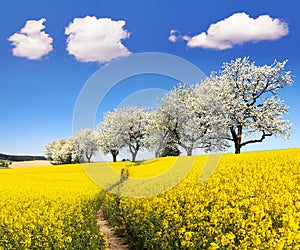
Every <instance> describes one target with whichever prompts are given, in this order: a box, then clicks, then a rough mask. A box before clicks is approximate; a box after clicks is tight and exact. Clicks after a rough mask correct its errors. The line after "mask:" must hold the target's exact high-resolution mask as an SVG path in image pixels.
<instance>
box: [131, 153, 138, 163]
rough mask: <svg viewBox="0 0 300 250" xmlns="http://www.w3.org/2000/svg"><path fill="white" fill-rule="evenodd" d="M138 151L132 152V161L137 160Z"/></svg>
mask: <svg viewBox="0 0 300 250" xmlns="http://www.w3.org/2000/svg"><path fill="white" fill-rule="evenodd" d="M137 152H138V151H134V152H132V153H131V155H132V159H131V161H132V162H135V160H136V155H137Z"/></svg>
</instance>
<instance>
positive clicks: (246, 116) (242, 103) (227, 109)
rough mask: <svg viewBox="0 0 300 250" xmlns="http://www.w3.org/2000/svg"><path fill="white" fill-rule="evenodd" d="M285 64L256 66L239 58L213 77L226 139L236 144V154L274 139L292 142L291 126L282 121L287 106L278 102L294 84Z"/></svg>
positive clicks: (224, 66) (224, 65)
mask: <svg viewBox="0 0 300 250" xmlns="http://www.w3.org/2000/svg"><path fill="white" fill-rule="evenodd" d="M286 62H287V61H284V62H277V61H276V60H275V62H274V63H273V64H272V65H270V66H268V65H264V66H256V65H255V63H254V62H250V60H249V58H248V57H245V58H238V59H236V60H234V61H231V62H229V63H224V64H223V67H222V70H221V71H220V72H218V73H212V74H211V76H210V81H211V82H212V83H213V85H212V86H214V88H215V91H216V93H217V94H218V101H219V102H220V104H221V105H220V107H222V113H223V117H224V120H223V123H224V126H226V127H227V128H228V134H227V136H226V139H227V140H229V141H232V142H233V143H234V146H235V153H236V154H239V153H240V152H241V148H242V147H244V146H246V145H248V144H251V143H257V142H262V141H263V140H264V139H266V138H267V137H270V136H273V135H274V136H280V137H283V138H285V139H288V138H289V135H290V133H289V129H290V128H291V123H290V121H289V120H285V119H284V117H283V116H284V114H286V113H287V111H288V106H287V105H286V104H284V102H283V101H282V100H281V99H280V98H279V90H280V89H283V88H285V87H286V86H289V85H291V84H292V79H291V72H290V71H286V70H285V69H284V68H285V65H286Z"/></svg>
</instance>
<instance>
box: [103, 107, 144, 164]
mask: <svg viewBox="0 0 300 250" xmlns="http://www.w3.org/2000/svg"><path fill="white" fill-rule="evenodd" d="M148 120H149V112H148V111H147V110H146V109H144V108H138V107H126V108H118V109H115V110H114V111H113V112H108V113H107V114H106V115H105V117H104V122H103V123H100V124H99V126H98V142H99V144H100V148H101V149H102V151H103V152H104V153H105V152H106V153H108V152H110V153H112V155H113V157H114V155H115V154H118V153H119V150H120V149H122V148H123V147H127V148H128V151H129V152H130V154H131V156H132V161H135V160H136V156H137V153H138V152H139V150H142V149H143V148H145V138H146V126H147V124H148Z"/></svg>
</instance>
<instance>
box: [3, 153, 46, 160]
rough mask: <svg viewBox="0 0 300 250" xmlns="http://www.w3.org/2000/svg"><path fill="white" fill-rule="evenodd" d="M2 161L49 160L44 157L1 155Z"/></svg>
mask: <svg viewBox="0 0 300 250" xmlns="http://www.w3.org/2000/svg"><path fill="white" fill-rule="evenodd" d="M0 160H6V161H35V160H47V159H46V157H44V156H33V155H6V154H1V153H0Z"/></svg>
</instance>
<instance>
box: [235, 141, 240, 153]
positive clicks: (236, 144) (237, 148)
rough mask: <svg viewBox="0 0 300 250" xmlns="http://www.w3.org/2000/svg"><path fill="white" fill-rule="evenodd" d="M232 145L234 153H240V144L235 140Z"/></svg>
mask: <svg viewBox="0 0 300 250" xmlns="http://www.w3.org/2000/svg"><path fill="white" fill-rule="evenodd" d="M234 147H235V154H240V153H241V144H240V143H238V142H235V143H234Z"/></svg>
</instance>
